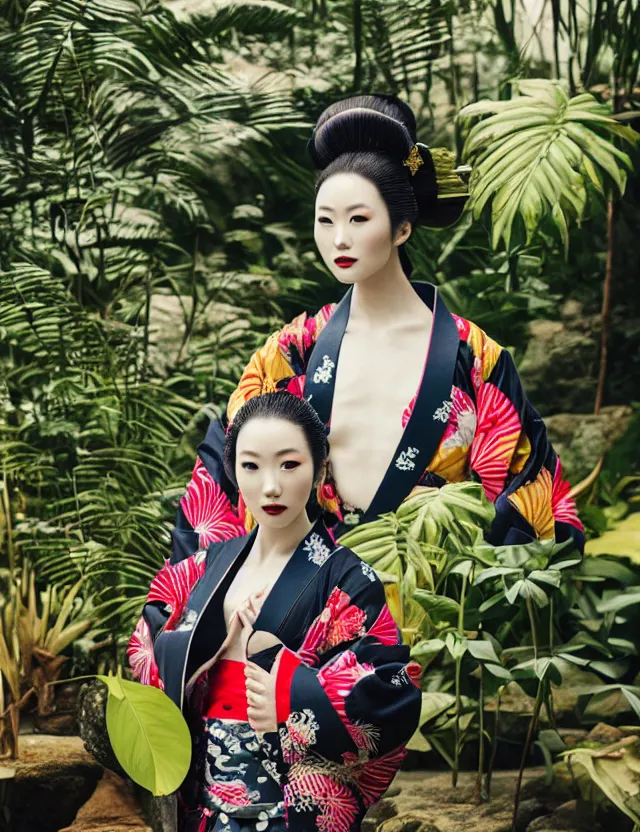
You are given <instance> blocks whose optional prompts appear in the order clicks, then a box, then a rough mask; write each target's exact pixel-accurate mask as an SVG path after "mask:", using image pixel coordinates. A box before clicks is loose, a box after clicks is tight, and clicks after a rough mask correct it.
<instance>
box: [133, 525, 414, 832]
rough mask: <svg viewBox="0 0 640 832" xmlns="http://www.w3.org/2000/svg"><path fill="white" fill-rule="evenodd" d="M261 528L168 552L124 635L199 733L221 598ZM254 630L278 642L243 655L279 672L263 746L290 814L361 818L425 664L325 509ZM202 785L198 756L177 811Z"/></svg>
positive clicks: (323, 826)
mask: <svg viewBox="0 0 640 832" xmlns="http://www.w3.org/2000/svg"><path fill="white" fill-rule="evenodd" d="M255 534H256V532H255V530H254V531H253V532H251V533H250V534H248V535H245V536H243V537H236V538H232V539H231V540H228V541H225V542H222V543H216V544H212V545H210V546H209V548H208V550H206V551H201V552H197V553H196V554H195V555H192V556H191V557H189V558H186V559H184V560H181V561H179V562H177V563H175V564H171V563H170V562H167V563H166V564H165V566H164V567H163V569H162V570H161V571H160V572H159V573H158V575H157V576H156V578H155V579H154V581H153V582H152V584H151V588H150V591H149V595H148V599H147V604H146V606H145V609H144V614H143V616H142V618H141V620H140V622H139V624H138V627H137V628H136V632H135V633H134V635H133V638H132V640H131V643H130V646H129V651H128V652H129V657H130V662H131V666H132V668H133V670H134V674H135V675H136V676H137V677H138V678H139V679H140V680H141V681H142V682H144V683H147V684H153V685H156V686H158V687H160V688H162V689H164V691H165V692H166V693H167V695H168V696H170V697H171V699H173V701H174V702H176V704H178V705H179V706H180V707H182V708H183V711H184V713H185V715H186V717H187V720H188V722H189V723H190V724H191V725H192V730H193V733H194V738H195V737H197V734H198V731H200V730H201V724H202V716H203V714H202V708H203V705H202V702H203V688H204V686H205V685H206V679H207V673H206V672H204V669H205V668H206V667H207V666H208V665H210V661H211V658H212V656H214V655H215V654H216V652H217V651H218V649H219V647H220V645H221V644H222V642H223V640H224V638H225V635H226V629H225V623H224V617H223V599H224V596H225V594H226V592H227V590H228V588H229V586H230V584H231V581H232V580H233V578H234V576H235V575H236V574H237V572H238V570H239V568H240V566H241V565H242V563H243V562H244V560H245V558H246V556H247V554H248V552H249V551H250V549H251V545H252V543H253V540H254V539H255ZM254 630H255V631H256V632H257V631H265V632H267V633H271V634H273V635H274V636H276V637H277V639H278V640H279V641H280V642H281V644H282V646H281V647H277V648H270V649H269V650H264V651H262V652H260V653H256V654H254V655H251V656H250V658H251V660H252V661H254V662H256V663H257V664H259V665H261V666H262V667H264V668H265V669H266V670H271V671H272V672H273V673H274V675H275V677H276V712H277V721H278V730H277V732H274V733H269V734H265V735H263V736H262V737H260V738H259V739H260V743H259V745H260V747H259V750H258V752H257V753H258V756H259V758H260V761H261V763H262V766H263V768H264V769H265V770H266V771H267V772H268V773H269V775H270V776H271V777H272V778H273V779H274V781H275V782H277V783H278V784H279V786H280V788H281V791H282V800H283V802H284V816H285V820H286V824H287V828H288V829H291V830H322V832H351V830H357V829H360V824H361V821H362V818H363V816H364V814H365V812H366V810H367V808H368V807H369V806H370V805H371V804H372V803H373V802H374V801H375V800H377V799H378V798H379V797H380V795H381V794H382V793H383V792H384V791H385V790H386V789H387V787H388V785H389V783H390V782H391V780H392V779H393V777H394V775H395V773H396V771H397V770H398V768H399V766H400V763H401V761H402V758H403V756H404V753H405V745H406V743H407V742H408V740H409V739H410V738H411V736H412V734H413V733H414V731H415V730H416V728H417V725H418V720H419V714H420V703H421V694H420V689H419V682H418V676H419V666H418V665H417V664H415V663H413V662H409V651H408V648H407V647H406V646H404V645H402V643H401V641H400V638H399V633H398V629H397V627H396V625H395V623H394V621H393V619H392V617H391V614H390V612H389V609H388V607H387V605H386V601H385V593H384V588H383V586H382V584H381V583H380V581H379V579H378V578H377V576H376V575H375V572H374V571H373V570H372V569H371V567H369V566H368V565H367V564H365V563H363V562H362V561H361V560H360V559H359V558H358V557H357V555H355V554H354V553H353V552H352V551H351V550H349V549H347V548H345V547H343V546H336V545H335V543H334V542H333V539H332V537H331V535H330V533H329V531H328V530H327V528H326V526H325V525H324V523H323V521H322V520H319V521H317V522H316V524H315V525H314V527H313V528H312V530H311V531H310V533H309V534H308V535H307V537H306V538H305V539H304V540H303V541H302V542H301V543H300V545H299V546H298V548H297V549H296V551H295V552H294V554H293V555H292V557H291V559H290V561H289V562H288V564H287V566H286V567H285V569H284V570H283V572H282V574H281V575H280V577H279V578H278V580H277V582H276V584H275V585H274V587H273V589H272V590H271V592H270V593H269V595H268V597H267V598H266V599H265V601H264V604H263V606H262V610H261V612H260V614H259V616H258V618H257V620H256V622H255V627H254ZM250 648H251V641H250V642H249V650H250ZM190 680H197V681H195V683H194V684H191V685H190V684H189V682H190ZM235 786H236V790H235V792H234V790H233V789H231V788H227V789H226V792H225V794H226V797H227V800H229V799H231V802H233V794H236V795H237V799H238V801H240V802H241V803H242V804H243V805H244V806H246V805H247V803H248V802H250V801H249V798H248V797H247V795H248V794H251V793H252V792H255V784H252V783H247V782H238V783H237V784H235ZM203 788H207V785H206V784H203V783H201V782H198V777H197V765H196V761H195V760H194V765H193V766H192V771H191V772H190V774H189V776H188V777H187V779H186V781H185V783H184V784H183V787H182V789H181V803H182V810H181V812H182V815H183V816H185V817H186V816H191V817H193V814H194V813H195V814H196V816H197V815H198V813H200V815H202V814H203V808H202V803H203V801H202V794H203V792H202V790H203ZM214 790H215V789H214ZM229 796H231V798H230V797H229ZM196 828H197V827H196ZM202 828H205V827H204V826H203V827H202Z"/></svg>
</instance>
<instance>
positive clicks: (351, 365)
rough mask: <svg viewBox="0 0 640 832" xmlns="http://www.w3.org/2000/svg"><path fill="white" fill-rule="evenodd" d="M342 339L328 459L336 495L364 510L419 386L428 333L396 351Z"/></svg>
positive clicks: (365, 341) (406, 340)
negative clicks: (338, 494) (336, 489)
mask: <svg viewBox="0 0 640 832" xmlns="http://www.w3.org/2000/svg"><path fill="white" fill-rule="evenodd" d="M373 340H374V339H373V338H369V339H365V338H348V337H347V336H345V338H344V341H343V344H342V349H341V352H340V358H339V361H338V366H337V372H336V381H335V389H334V395H333V404H332V411H331V433H330V448H331V449H330V459H331V466H332V470H333V474H334V477H335V480H336V485H337V488H338V492H339V493H340V494H341V496H342V497H343V499H344V500H346V501H347V502H348V503H351V504H353V505H356V506H359V507H361V508H366V507H367V506H368V505H369V503H370V502H371V499H372V498H373V495H374V493H375V491H376V490H377V487H378V486H379V484H380V482H381V481H382V478H383V477H384V474H385V472H386V470H387V468H388V466H389V464H390V462H391V461H392V459H393V455H394V452H395V450H396V448H397V447H398V443H399V442H400V440H401V437H402V434H403V430H404V424H405V423H406V420H407V417H408V408H409V405H410V403H411V402H412V400H413V399H414V397H415V395H416V392H417V390H418V388H419V386H420V382H421V379H422V374H423V370H424V365H425V356H426V353H427V348H428V333H426V334H425V333H424V332H421V333H418V335H416V336H414V337H413V338H408V337H403V338H402V339H401V341H400V343H398V344H396V345H390V344H388V343H387V344H384V343H374V342H373Z"/></svg>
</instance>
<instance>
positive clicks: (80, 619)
mask: <svg viewBox="0 0 640 832" xmlns="http://www.w3.org/2000/svg"><path fill="white" fill-rule="evenodd" d="M3 578H5V583H6V590H7V591H6V595H5V596H4V601H3V603H1V604H0V757H6V756H9V757H17V756H18V750H19V748H18V734H19V728H20V713H21V711H23V710H24V709H25V707H26V706H27V704H28V703H29V700H30V699H31V697H32V696H35V697H36V701H37V712H38V714H39V716H45V715H47V714H48V713H50V712H51V706H52V703H53V697H54V689H53V687H52V686H51V683H53V682H55V681H56V680H57V679H58V678H59V676H60V673H61V671H62V667H63V665H64V663H65V662H66V661H67V660H68V657H67V656H65V655H63V651H64V650H66V648H67V647H69V645H71V644H72V642H73V641H75V640H76V639H79V638H80V637H81V636H82V635H83V634H84V633H86V631H87V630H88V629H89V627H90V626H91V623H92V620H93V611H92V609H91V604H90V601H89V599H83V598H82V596H81V595H80V594H79V593H80V590H81V589H82V584H83V581H82V579H80V580H79V581H77V582H76V583H75V584H74V585H73V586H72V587H70V588H69V589H68V590H66V591H62V592H58V590H57V588H56V587H55V585H49V586H48V587H47V589H46V590H45V591H44V592H41V593H38V592H37V590H36V579H35V573H34V572H33V570H32V569H30V567H29V565H28V564H27V562H26V561H25V562H24V564H23V566H22V569H21V570H20V571H19V574H18V575H17V576H16V575H12V574H8V575H3ZM38 596H39V597H38ZM0 597H2V596H0Z"/></svg>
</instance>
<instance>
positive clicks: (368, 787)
mask: <svg viewBox="0 0 640 832" xmlns="http://www.w3.org/2000/svg"><path fill="white" fill-rule="evenodd" d="M406 753H407V752H406V750H405V748H404V747H400V748H395V749H394V750H393V751H390V752H389V753H388V754H383V755H382V757H375V758H374V759H371V760H370V759H369V758H368V755H366V754H363V753H362V752H361V753H360V754H359V755H356V754H353V753H352V752H351V751H346V752H345V753H344V754H343V755H342V758H343V760H344V761H345V764H346V765H347V767H348V768H347V770H348V772H349V775H350V777H352V778H353V780H354V781H355V783H356V785H357V787H358V790H359V792H360V794H361V795H362V799H363V801H364V804H365V806H371V805H372V804H373V803H375V802H376V800H379V799H380V797H381V796H382V795H383V794H384V793H385V792H386V790H387V789H388V788H389V785H390V783H391V781H392V780H393V778H394V777H395V776H396V774H397V772H398V769H399V768H400V764H401V763H402V761H403V760H404V758H405V756H406Z"/></svg>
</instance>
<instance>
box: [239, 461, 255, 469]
mask: <svg viewBox="0 0 640 832" xmlns="http://www.w3.org/2000/svg"><path fill="white" fill-rule="evenodd" d="M242 467H243V468H244V470H245V471H257V470H258V466H257V465H256V464H255V462H243V463H242Z"/></svg>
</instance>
